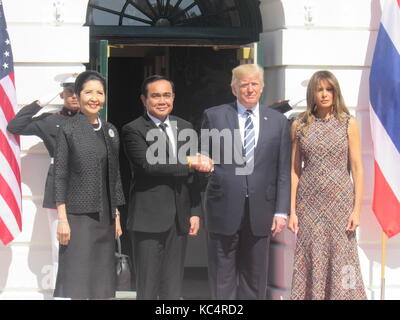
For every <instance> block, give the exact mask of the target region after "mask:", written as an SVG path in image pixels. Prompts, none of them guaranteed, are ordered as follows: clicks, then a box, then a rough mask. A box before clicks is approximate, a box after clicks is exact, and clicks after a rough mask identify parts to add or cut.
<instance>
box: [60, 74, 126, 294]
mask: <svg viewBox="0 0 400 320" xmlns="http://www.w3.org/2000/svg"><path fill="white" fill-rule="evenodd" d="M75 92H76V94H77V96H78V101H79V105H80V110H81V111H80V113H78V114H77V115H76V116H75V117H74V118H71V119H70V120H69V121H66V122H65V123H64V124H63V126H62V127H61V128H60V130H59V133H58V136H57V147H56V152H55V164H54V170H55V197H56V202H57V212H58V229H57V236H58V240H59V241H60V253H59V269H58V274H57V281H56V289H55V291H54V296H55V297H69V298H72V299H106V298H113V297H115V280H116V279H115V273H116V271H115V263H114V261H115V259H114V253H115V238H116V237H118V236H120V235H121V234H122V231H121V224H120V216H119V211H118V208H117V207H118V206H121V205H123V204H124V195H123V191H122V184H121V178H120V173H119V161H118V155H119V137H118V132H117V130H116V129H115V127H114V126H113V125H112V124H110V123H107V122H105V121H103V120H101V119H100V118H99V115H98V113H99V111H100V110H101V109H102V107H103V105H104V102H105V96H106V83H105V80H104V78H103V77H102V76H101V75H100V74H99V73H97V72H95V71H85V72H83V73H81V74H80V75H79V76H78V78H77V79H76V81H75Z"/></svg>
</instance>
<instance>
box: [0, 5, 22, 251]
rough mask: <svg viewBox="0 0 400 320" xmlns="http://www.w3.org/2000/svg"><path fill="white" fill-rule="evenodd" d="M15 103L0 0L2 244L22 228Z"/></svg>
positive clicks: (11, 67)
mask: <svg viewBox="0 0 400 320" xmlns="http://www.w3.org/2000/svg"><path fill="white" fill-rule="evenodd" d="M16 106H17V101H16V93H15V81H14V64H13V57H12V51H11V43H10V39H9V37H8V33H7V24H6V19H5V16H4V11H3V5H2V2H1V1H0V240H1V241H2V242H3V243H4V244H5V245H7V244H8V243H9V242H11V241H12V240H14V239H15V237H16V236H17V235H18V234H19V233H20V232H21V231H22V219H21V164H20V146H19V137H18V136H14V135H12V134H10V133H9V132H8V131H7V124H8V122H9V121H10V120H11V119H12V118H13V117H14V116H15V108H16Z"/></svg>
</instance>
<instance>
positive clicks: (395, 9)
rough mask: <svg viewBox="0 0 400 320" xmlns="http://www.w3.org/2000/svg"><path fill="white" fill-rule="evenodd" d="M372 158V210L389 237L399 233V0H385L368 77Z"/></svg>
mask: <svg viewBox="0 0 400 320" xmlns="http://www.w3.org/2000/svg"><path fill="white" fill-rule="evenodd" d="M369 85H370V100H371V108H370V119H371V131H372V140H373V144H374V158H375V185H374V199H373V204H372V209H373V211H374V213H375V216H376V218H377V219H378V221H379V223H380V225H381V226H382V229H383V231H384V232H385V233H386V235H387V236H388V237H389V238H390V237H392V236H394V235H396V234H397V233H399V232H400V0H386V1H385V2H384V7H383V10H382V19H381V23H380V27H379V32H378V38H377V41H376V47H375V52H374V57H373V61H372V66H371V74H370V78H369Z"/></svg>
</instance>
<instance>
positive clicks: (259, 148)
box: [201, 65, 290, 299]
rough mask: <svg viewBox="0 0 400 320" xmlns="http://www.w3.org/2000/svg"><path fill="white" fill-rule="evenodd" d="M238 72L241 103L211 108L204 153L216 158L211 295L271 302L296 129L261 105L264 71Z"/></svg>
mask: <svg viewBox="0 0 400 320" xmlns="http://www.w3.org/2000/svg"><path fill="white" fill-rule="evenodd" d="M232 75H233V76H232V83H231V87H232V92H233V94H234V95H235V96H236V97H237V100H236V101H235V102H233V103H231V104H225V105H220V106H216V107H212V108H209V109H207V110H205V112H204V118H203V123H202V129H203V130H202V140H201V145H202V153H203V154H208V155H209V156H210V157H212V158H213V160H214V161H215V165H214V171H213V172H212V173H211V175H210V176H209V179H208V184H207V188H206V193H205V209H206V228H207V231H208V269H209V283H210V289H211V297H212V298H213V299H265V298H266V289H267V274H268V251H269V242H270V238H271V233H272V236H276V235H277V234H279V233H280V232H281V231H282V230H283V229H284V227H285V225H286V219H287V214H288V213H289V208H290V137H289V126H288V121H287V119H286V118H285V117H284V116H283V115H282V114H280V113H279V112H276V111H274V110H272V109H271V108H267V107H264V106H261V105H260V104H259V99H260V96H261V93H262V90H263V87H264V81H263V79H264V75H263V69H262V68H260V67H259V66H257V65H241V66H239V67H236V68H235V69H233V71H232ZM210 129H215V130H214V131H215V132H222V131H223V130H224V131H225V132H226V131H227V130H228V131H229V132H231V133H232V136H233V139H232V140H233V143H232V144H230V145H229V144H227V143H226V141H229V139H224V143H220V144H219V145H217V144H215V141H214V140H215V139H214V140H211V139H209V138H208V139H207V138H206V136H207V135H208V133H207V132H208V131H209V130H210ZM215 132H214V133H215ZM211 136H212V135H211ZM226 151H230V152H226ZM227 155H228V156H227ZM229 155H232V157H230V158H229ZM218 158H219V159H218ZM232 158H233V159H232ZM271 231H272V232H271Z"/></svg>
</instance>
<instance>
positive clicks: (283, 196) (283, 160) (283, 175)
mask: <svg viewBox="0 0 400 320" xmlns="http://www.w3.org/2000/svg"><path fill="white" fill-rule="evenodd" d="M282 121H283V126H282V131H281V141H280V151H279V165H278V179H277V197H276V209H275V212H277V213H287V214H289V213H290V185H291V179H290V161H291V139H290V127H289V121H287V120H286V118H285V119H283V120H282Z"/></svg>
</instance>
